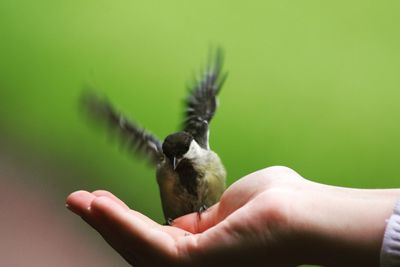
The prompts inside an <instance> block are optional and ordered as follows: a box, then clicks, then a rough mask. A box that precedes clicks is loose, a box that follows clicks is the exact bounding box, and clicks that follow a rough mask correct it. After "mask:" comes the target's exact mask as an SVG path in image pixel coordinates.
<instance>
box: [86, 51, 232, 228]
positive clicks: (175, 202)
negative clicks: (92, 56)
mask: <svg viewBox="0 0 400 267" xmlns="http://www.w3.org/2000/svg"><path fill="white" fill-rule="evenodd" d="M222 67H223V51H222V49H221V48H218V49H216V51H214V53H212V52H210V58H209V60H208V64H207V66H206V68H205V69H204V71H203V72H202V73H200V76H198V78H197V79H195V80H194V81H193V82H192V83H191V85H189V88H188V89H189V90H188V95H187V97H186V100H185V101H184V103H185V106H186V110H185V112H184V120H183V123H182V124H181V127H180V128H181V129H180V130H179V131H177V132H174V133H172V134H169V135H168V136H167V137H165V139H164V140H163V141H160V139H158V138H157V137H156V136H155V135H154V134H152V133H150V132H149V131H147V130H146V129H144V128H142V127H141V126H139V124H138V123H137V122H135V121H133V120H129V119H128V118H127V117H126V116H124V115H123V114H122V113H120V112H119V111H118V110H117V109H115V108H114V106H113V105H112V104H111V103H110V102H109V101H108V99H107V98H106V97H103V96H99V95H98V94H96V93H94V92H93V90H85V91H84V92H83V93H82V96H81V103H82V106H83V108H84V110H85V111H86V113H87V114H89V115H90V117H91V118H92V120H93V119H94V120H95V121H98V122H102V123H103V124H106V127H107V128H109V129H110V130H112V131H113V132H117V134H118V136H119V139H120V140H121V142H122V143H123V144H126V146H127V147H128V149H129V150H132V151H133V152H134V153H135V154H138V155H140V156H142V157H145V158H147V160H148V161H149V162H150V163H151V165H152V166H154V167H155V169H156V179H157V183H158V186H159V192H160V199H161V204H162V210H163V214H164V218H165V220H166V224H168V225H171V224H172V223H173V220H174V219H176V218H178V217H180V216H183V215H186V214H189V213H192V212H198V214H199V215H201V213H202V212H204V211H205V210H206V209H207V208H209V207H211V206H212V205H214V204H215V203H217V202H218V201H219V199H220V197H221V195H222V194H223V192H224V190H225V186H226V185H225V183H226V170H225V167H224V165H223V163H222V161H221V159H220V157H219V156H218V155H217V153H215V152H214V151H213V150H211V149H210V144H209V133H210V131H209V128H210V122H211V120H212V118H213V117H214V115H215V112H216V110H217V106H218V99H217V95H218V93H219V92H220V90H221V88H222V86H223V84H224V82H225V80H226V77H227V72H223V70H222Z"/></svg>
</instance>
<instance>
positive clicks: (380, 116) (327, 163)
mask: <svg viewBox="0 0 400 267" xmlns="http://www.w3.org/2000/svg"><path fill="white" fill-rule="evenodd" d="M399 7H400V3H399V2H398V1H381V2H379V3H375V2H374V1H343V2H341V1H340V2H329V1H208V0H207V1H124V0H118V1H105V0H96V1H93V0H92V1H76V0H69V1H50V0H37V1H17V0H1V1H0V138H1V139H2V141H3V142H7V144H8V147H11V150H12V151H14V152H15V151H17V152H15V153H16V154H17V155H18V157H17V158H18V160H19V161H20V162H21V166H22V168H23V166H27V165H29V166H31V165H34V166H36V167H38V166H39V167H40V168H42V169H53V170H54V169H56V170H57V171H58V172H60V173H64V175H61V174H60V175H59V176H57V177H54V176H53V175H48V176H46V175H43V179H42V180H39V181H38V180H35V181H31V184H32V186H35V185H36V186H41V185H43V184H46V183H51V185H52V188H53V190H54V192H57V193H56V194H57V195H61V196H62V197H64V196H65V195H66V194H68V193H69V192H71V191H73V190H77V189H87V190H94V189H99V188H102V189H106V190H110V191H112V192H114V193H115V194H116V195H118V196H120V197H121V198H122V199H123V200H124V201H126V202H127V203H128V204H129V205H130V206H132V207H133V208H135V209H137V210H139V211H141V212H143V213H145V214H146V215H148V216H150V217H151V218H153V219H155V220H157V221H159V222H161V221H162V213H161V208H160V203H159V197H158V189H157V185H156V181H155V175H154V170H152V169H151V167H150V166H149V165H148V164H146V162H145V161H144V160H141V159H139V158H135V157H132V156H131V155H129V153H126V152H125V151H123V150H122V149H121V148H120V147H119V146H118V144H117V142H114V141H113V140H111V139H112V138H109V136H108V135H107V133H106V131H103V130H101V129H95V128H92V127H90V126H89V125H88V124H87V121H86V120H85V119H84V118H82V116H81V114H80V113H79V109H78V98H79V94H80V92H81V90H82V88H83V86H84V85H85V84H89V85H92V86H94V87H95V88H97V90H98V92H99V93H102V94H105V95H107V96H108V98H109V99H110V100H111V101H112V102H113V103H114V105H115V106H117V107H118V108H119V109H120V110H121V111H123V112H124V113H125V114H126V115H127V116H128V117H130V118H132V119H135V120H136V121H138V122H139V123H140V124H141V125H142V126H144V127H145V128H146V129H149V130H150V131H152V132H153V133H154V134H156V135H157V136H158V137H160V138H161V139H163V138H164V137H165V136H166V135H167V134H169V133H171V132H173V131H176V130H178V126H179V124H180V122H181V120H182V116H181V115H182V112H183V104H182V100H183V99H184V97H185V95H186V93H187V92H186V88H185V85H186V83H187V82H188V81H190V78H191V77H192V76H193V74H194V73H196V71H199V70H200V69H201V67H202V66H204V63H205V61H206V58H207V53H208V50H209V48H210V46H213V45H214V46H215V45H221V46H222V47H223V48H224V50H225V54H226V60H225V69H226V70H227V71H228V72H229V76H228V79H227V81H226V83H225V85H224V87H223V89H222V91H221V94H220V98H219V100H220V107H219V110H218V112H217V114H216V116H215V118H214V120H213V121H212V124H211V135H210V139H211V148H212V149H213V150H215V151H216V152H217V153H218V154H219V155H220V157H221V158H222V160H223V162H224V164H225V166H226V169H227V171H228V184H231V183H233V182H234V181H236V180H237V179H239V178H240V177H242V176H244V175H246V174H248V173H250V172H252V171H255V170H258V169H260V168H264V167H267V166H271V165H286V166H289V167H291V168H293V169H295V170H296V171H298V172H299V173H300V174H302V175H303V176H305V177H307V178H309V179H311V180H314V181H319V182H323V183H328V184H335V185H340V186H352V187H363V188H376V187H399V180H398V177H399V168H398V153H399V150H400V139H399V138H398V137H399V134H400V126H399V120H400V113H399V111H400V105H399V99H400V92H399V84H400V75H399V70H400V49H399V48H400V37H399V36H400V35H399V33H400V31H399V22H400V16H399ZM65 173H68V175H65Z"/></svg>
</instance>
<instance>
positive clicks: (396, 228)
mask: <svg viewBox="0 0 400 267" xmlns="http://www.w3.org/2000/svg"><path fill="white" fill-rule="evenodd" d="M380 266H381V267H395V266H397V267H399V266H400V200H399V201H397V203H396V206H395V208H394V211H393V214H392V216H390V218H389V220H387V225H386V229H385V235H384V237H383V243H382V249H381V256H380Z"/></svg>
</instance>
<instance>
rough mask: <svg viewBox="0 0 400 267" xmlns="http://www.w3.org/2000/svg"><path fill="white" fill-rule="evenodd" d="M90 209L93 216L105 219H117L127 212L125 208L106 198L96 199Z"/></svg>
mask: <svg viewBox="0 0 400 267" xmlns="http://www.w3.org/2000/svg"><path fill="white" fill-rule="evenodd" d="M90 208H91V212H92V214H94V215H97V216H99V215H100V216H103V217H115V215H116V214H120V213H121V212H125V209H124V208H122V207H121V206H120V205H119V204H117V203H115V201H113V200H112V199H110V198H109V197H106V196H99V197H95V198H94V199H93V201H92V203H91V205H90Z"/></svg>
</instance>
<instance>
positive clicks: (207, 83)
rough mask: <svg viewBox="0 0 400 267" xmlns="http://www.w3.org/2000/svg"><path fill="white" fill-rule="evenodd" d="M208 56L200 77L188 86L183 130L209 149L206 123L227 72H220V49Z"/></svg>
mask: <svg viewBox="0 0 400 267" xmlns="http://www.w3.org/2000/svg"><path fill="white" fill-rule="evenodd" d="M210 58H211V60H210V61H209V63H208V65H207V68H206V70H205V71H204V73H203V74H202V76H201V77H200V79H199V80H198V81H197V82H195V83H194V85H193V86H191V87H190V94H189V95H188V97H187V99H186V111H185V120H184V123H183V124H184V125H183V130H184V131H185V132H188V133H190V134H191V135H192V136H193V137H194V139H195V140H196V141H197V143H199V145H200V146H201V147H203V148H205V149H209V145H208V125H209V123H210V121H211V119H212V118H213V116H214V113H215V111H216V109H217V105H218V103H217V94H218V93H219V91H220V89H221V87H222V85H223V83H224V81H225V79H226V76H227V73H222V65H223V51H222V49H221V48H219V49H217V50H216V51H215V53H214V54H211V57H210Z"/></svg>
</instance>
